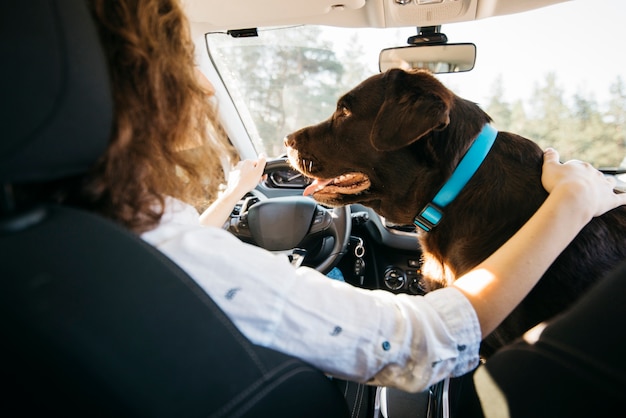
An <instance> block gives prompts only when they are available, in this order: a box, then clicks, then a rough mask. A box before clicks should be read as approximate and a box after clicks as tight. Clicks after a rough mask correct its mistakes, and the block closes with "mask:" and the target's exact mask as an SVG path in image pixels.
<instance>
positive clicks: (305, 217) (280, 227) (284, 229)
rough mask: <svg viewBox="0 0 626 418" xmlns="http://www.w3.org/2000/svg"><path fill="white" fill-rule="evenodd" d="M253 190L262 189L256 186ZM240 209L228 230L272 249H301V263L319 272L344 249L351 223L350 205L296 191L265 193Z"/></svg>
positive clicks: (275, 163)
mask: <svg viewBox="0 0 626 418" xmlns="http://www.w3.org/2000/svg"><path fill="white" fill-rule="evenodd" d="M268 167H270V168H271V169H277V168H289V167H290V165H289V162H288V161H287V160H286V159H283V158H281V159H278V160H272V161H271V162H268ZM266 170H267V167H266ZM255 193H261V191H260V190H259V189H257V190H256V191H255ZM294 193H298V190H294ZM300 193H301V191H300ZM243 209H244V210H242V211H241V213H239V215H238V216H236V217H235V216H234V217H233V218H231V222H230V226H229V228H228V229H229V231H231V232H232V233H233V234H234V235H236V236H238V237H239V238H240V239H242V240H243V241H246V242H249V243H252V244H254V245H257V246H259V247H262V248H265V249H267V250H270V251H273V252H281V253H282V252H285V253H290V252H292V251H293V250H294V249H298V250H299V251H300V250H304V251H306V253H307V256H305V257H304V261H302V260H300V261H302V264H303V265H305V266H309V267H312V268H315V269H316V270H318V271H321V272H322V273H327V272H329V271H330V270H331V269H332V268H333V267H334V266H335V265H336V264H337V262H338V261H339V259H340V258H341V256H342V255H343V254H344V253H345V251H346V249H347V246H348V239H349V237H350V232H351V227H352V224H351V216H350V208H349V207H341V208H332V209H329V208H326V207H324V206H322V205H319V204H318V203H317V202H315V200H313V199H312V198H310V197H304V196H302V195H301V194H296V195H293V196H281V197H269V196H265V198H262V199H256V200H255V202H254V203H253V204H251V205H249V206H248V205H246V207H245V208H243Z"/></svg>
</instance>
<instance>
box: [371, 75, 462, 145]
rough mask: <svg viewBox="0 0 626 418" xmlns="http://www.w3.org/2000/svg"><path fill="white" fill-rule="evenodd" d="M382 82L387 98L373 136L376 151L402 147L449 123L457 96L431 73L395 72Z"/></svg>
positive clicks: (373, 128) (386, 76) (375, 124)
mask: <svg viewBox="0 0 626 418" xmlns="http://www.w3.org/2000/svg"><path fill="white" fill-rule="evenodd" d="M382 81H383V84H384V88H385V99H384V101H383V105H382V106H381V108H380V110H379V111H378V115H377V116H376V120H375V121H374V125H373V127H372V131H371V133H370V141H371V142H372V145H373V146H374V148H376V149H377V150H379V151H393V150H396V149H400V148H403V147H405V146H407V145H409V144H411V143H413V142H415V141H417V140H418V139H420V138H421V137H423V136H424V135H426V134H427V133H428V132H430V131H432V130H438V129H443V128H445V127H446V126H448V124H449V123H450V106H451V104H452V101H453V97H454V95H453V93H452V92H451V91H450V90H448V89H447V88H446V87H445V86H444V85H443V84H442V83H441V82H439V80H437V79H436V78H435V77H434V76H433V75H432V74H431V73H429V72H427V71H424V70H419V71H413V72H407V71H404V70H399V69H392V70H389V71H388V72H387V73H386V74H385V76H384V77H383V79H382Z"/></svg>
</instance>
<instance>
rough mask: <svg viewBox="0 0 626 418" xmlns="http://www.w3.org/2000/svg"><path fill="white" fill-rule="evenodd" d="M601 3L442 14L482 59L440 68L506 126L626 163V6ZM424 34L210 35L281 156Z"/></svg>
mask: <svg viewBox="0 0 626 418" xmlns="http://www.w3.org/2000/svg"><path fill="white" fill-rule="evenodd" d="M594 3H595V4H596V6H597V3H598V2H595V1H576V2H567V3H562V4H557V5H554V6H550V7H546V8H543V9H539V10H535V11H531V12H526V13H522V14H518V15H510V16H503V17H497V18H490V19H485V20H479V21H476V22H467V23H456V24H449V25H444V26H442V27H441V32H443V33H445V34H446V35H447V36H448V41H449V42H450V43H452V42H473V43H475V44H476V46H477V59H476V65H475V68H474V69H473V70H472V71H470V72H467V73H455V74H441V75H438V77H439V78H440V80H441V81H442V82H443V83H444V84H446V86H448V87H449V88H450V89H451V90H453V91H454V92H455V93H456V94H458V95H459V96H461V97H464V98H466V99H468V100H471V101H474V102H476V103H478V104H479V105H480V106H481V107H482V108H483V109H484V110H485V111H487V113H489V114H490V115H491V116H492V118H493V119H494V125H495V126H496V127H497V128H498V129H500V130H507V131H512V132H515V133H518V134H521V135H523V136H526V137H528V138H531V139H533V140H534V141H536V142H537V143H539V145H540V146H541V147H546V146H553V147H555V148H557V149H558V150H559V153H560V154H561V157H562V158H563V159H572V158H576V159H581V160H586V161H589V162H591V163H592V164H593V165H595V166H596V167H607V166H611V167H617V166H624V165H626V161H625V157H626V127H625V124H624V122H625V121H626V85H625V84H624V82H625V80H626V79H625V76H624V68H625V65H626V59H625V58H624V55H625V54H623V53H622V52H621V49H622V46H621V40H622V39H626V26H625V25H623V22H624V21H625V20H626V6H624V5H623V4H622V3H621V2H620V1H609V0H606V1H605V3H607V6H610V5H611V4H612V5H614V7H602V8H601V9H602V10H603V11H602V12H600V11H598V10H594V7H592V6H594ZM596 9H597V7H596ZM589 22H597V23H596V26H593V25H590V24H589ZM415 34H416V28H392V29H360V28H359V29H355V28H348V29H345V28H334V27H321V26H299V27H287V28H270V29H265V30H259V36H258V37H251V38H233V37H231V36H229V35H227V34H225V33H211V34H208V35H207V43H208V47H209V53H210V55H211V59H212V61H213V62H214V64H215V66H216V68H217V70H218V72H219V73H220V77H221V78H222V80H223V81H224V83H225V85H226V87H227V89H228V92H229V94H230V96H231V98H232V100H233V101H234V103H235V105H236V107H237V110H238V112H239V115H240V117H241V118H242V120H243V122H244V124H245V127H246V130H247V132H248V134H249V136H250V138H251V140H252V142H253V144H254V147H255V149H256V150H257V152H264V153H266V154H267V155H268V156H270V157H275V156H279V155H281V154H283V153H284V148H283V138H284V136H285V135H286V134H288V133H290V132H292V131H294V130H297V129H299V128H302V127H304V126H307V125H311V124H315V123H318V122H320V121H322V120H324V119H326V118H328V117H329V116H330V115H331V114H332V112H333V111H334V109H335V105H336V101H337V99H338V98H339V96H341V95H342V94H343V93H345V92H347V91H348V90H349V89H351V88H352V87H354V86H355V85H357V84H358V83H359V82H360V81H362V80H363V79H365V78H366V77H368V76H370V75H373V74H375V73H377V72H378V71H379V70H378V54H379V52H380V50H381V49H384V48H388V47H392V46H402V45H403V44H405V42H406V39H407V38H408V37H410V36H413V35H415Z"/></svg>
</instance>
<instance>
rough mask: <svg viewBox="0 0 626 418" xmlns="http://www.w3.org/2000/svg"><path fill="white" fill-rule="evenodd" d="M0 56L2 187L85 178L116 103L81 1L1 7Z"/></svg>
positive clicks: (43, 0)
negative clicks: (66, 178) (14, 184)
mask: <svg viewBox="0 0 626 418" xmlns="http://www.w3.org/2000/svg"><path fill="white" fill-rule="evenodd" d="M0 56H1V57H2V65H1V66H0V86H1V88H0V91H1V92H2V94H0V103H1V105H0V111H1V112H2V113H1V114H2V124H1V125H0V129H1V130H2V133H1V134H0V182H2V183H38V182H46V181H49V180H55V179H60V178H63V177H67V176H72V175H75V174H80V173H83V172H85V171H87V170H88V169H89V168H90V167H91V166H92V165H93V163H94V162H95V161H96V160H97V158H98V157H99V156H100V155H102V154H103V152H104V150H105V149H106V146H107V143H108V139H109V135H110V131H111V124H112V119H113V101H112V97H111V92H110V85H109V76H108V71H107V66H106V60H105V56H104V53H103V50H102V47H101V45H100V41H99V39H98V33H97V31H96V27H95V24H94V22H93V20H92V18H91V15H90V13H89V10H88V8H87V5H86V4H85V2H84V1H64V0H20V1H10V2H3V3H2V5H1V6H0Z"/></svg>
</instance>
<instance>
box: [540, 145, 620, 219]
mask: <svg viewBox="0 0 626 418" xmlns="http://www.w3.org/2000/svg"><path fill="white" fill-rule="evenodd" d="M541 182H542V183H543V187H544V188H545V189H546V191H547V192H548V193H550V194H552V193H566V194H570V195H571V197H572V204H577V205H580V206H581V207H584V208H586V209H587V213H588V215H589V219H591V218H592V217H595V216H600V215H602V214H603V213H605V212H608V211H609V210H611V209H614V208H616V207H618V206H620V205H625V204H626V193H618V192H615V191H614V187H615V184H616V181H615V179H614V178H613V177H609V176H605V175H604V174H602V173H601V172H600V171H598V170H596V169H595V168H593V166H592V165H591V164H589V163H587V162H582V161H578V160H570V161H567V162H565V163H560V162H559V153H558V152H557V151H556V150H554V149H552V148H548V149H546V150H545V152H544V157H543V169H542V176H541Z"/></svg>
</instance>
